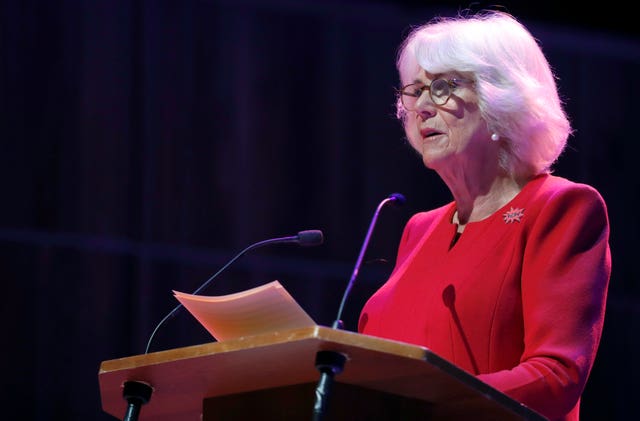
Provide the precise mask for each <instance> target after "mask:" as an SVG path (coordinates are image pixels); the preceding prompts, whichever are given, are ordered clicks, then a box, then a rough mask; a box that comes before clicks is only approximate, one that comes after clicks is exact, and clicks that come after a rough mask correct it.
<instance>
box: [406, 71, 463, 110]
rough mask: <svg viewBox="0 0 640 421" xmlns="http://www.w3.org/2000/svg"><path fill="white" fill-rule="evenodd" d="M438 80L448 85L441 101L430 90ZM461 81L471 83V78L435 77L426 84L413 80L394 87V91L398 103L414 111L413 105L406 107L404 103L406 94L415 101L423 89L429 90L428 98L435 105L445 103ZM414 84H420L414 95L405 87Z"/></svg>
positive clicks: (422, 92)
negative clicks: (398, 100) (447, 90)
mask: <svg viewBox="0 0 640 421" xmlns="http://www.w3.org/2000/svg"><path fill="white" fill-rule="evenodd" d="M438 81H444V82H446V83H447V86H449V95H447V97H446V98H445V99H444V101H442V99H441V98H437V99H436V98H434V97H433V94H432V92H431V85H433V84H434V83H436V82H438ZM461 83H473V80H471V79H464V78H459V77H453V78H451V79H446V78H443V77H441V78H437V79H434V80H432V81H431V84H429V85H427V84H426V83H422V82H413V83H409V84H408V85H404V86H403V87H402V88H400V89H396V93H397V95H398V97H399V98H400V103H401V104H402V107H403V108H404V109H405V110H406V111H415V110H416V107H415V106H414V107H413V108H409V107H407V105H406V104H405V101H404V97H405V96H408V97H411V98H415V102H416V103H417V102H418V100H419V99H420V98H421V97H422V94H424V91H425V90H426V91H429V98H430V99H431V102H433V103H434V104H435V105H445V104H446V103H447V102H448V101H449V98H451V95H453V90H454V89H455V88H457V87H458V86H460V84H461ZM415 85H422V86H421V87H420V88H419V93H418V94H417V95H416V94H414V93H412V92H407V88H409V87H411V86H415Z"/></svg>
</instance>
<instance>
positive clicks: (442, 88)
mask: <svg viewBox="0 0 640 421" xmlns="http://www.w3.org/2000/svg"><path fill="white" fill-rule="evenodd" d="M429 90H430V91H431V99H432V100H433V102H434V103H436V104H438V105H442V104H444V103H445V102H447V100H448V99H449V95H451V87H450V86H449V82H447V80H445V79H436V80H434V81H433V82H431V87H430V88H429Z"/></svg>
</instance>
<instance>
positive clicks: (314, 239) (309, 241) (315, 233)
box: [144, 230, 324, 354]
mask: <svg viewBox="0 0 640 421" xmlns="http://www.w3.org/2000/svg"><path fill="white" fill-rule="evenodd" d="M323 241H324V236H323V234H322V231H320V230H307V231H300V232H298V234H296V235H292V236H289V237H279V238H270V239H268V240H262V241H259V242H257V243H253V244H251V245H250V246H249V247H247V248H245V249H244V250H242V251H241V252H240V253H238V254H236V256H235V257H234V258H233V259H231V260H229V262H227V263H226V264H225V265H224V266H222V267H221V268H220V270H218V271H217V272H216V273H214V274H213V275H211V277H210V278H209V279H207V280H206V281H205V282H204V283H203V284H202V285H200V286H199V287H198V289H196V290H195V291H193V293H192V294H194V295H195V294H198V293H199V292H200V291H202V290H203V289H205V288H206V287H207V286H208V285H209V284H210V283H211V281H213V280H214V279H216V278H217V277H218V276H219V275H220V274H221V273H222V272H224V270H225V269H227V268H228V267H229V266H231V264H233V262H235V261H236V260H238V259H239V258H240V257H242V256H244V255H245V253H247V252H249V251H251V250H254V249H257V248H259V247H262V246H266V245H269V244H297V245H299V246H301V247H313V246H319V245H321V244H322V243H323ZM180 308H182V303H180V304H178V305H177V306H176V307H175V308H174V309H173V310H171V311H170V312H169V314H167V315H166V316H164V318H163V319H162V320H160V323H158V324H157V325H156V327H155V329H153V333H151V336H150V337H149V341H148V342H147V348H146V350H145V352H144V353H145V354H148V353H149V348H150V346H151V341H152V340H153V337H154V336H155V334H156V332H157V331H158V329H159V328H160V326H162V324H163V323H164V322H166V321H167V320H168V319H169V318H171V317H172V316H175V314H176V312H177V311H178V310H180Z"/></svg>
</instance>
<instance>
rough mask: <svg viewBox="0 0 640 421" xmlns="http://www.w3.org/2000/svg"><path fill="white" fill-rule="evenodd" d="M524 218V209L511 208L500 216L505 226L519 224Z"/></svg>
mask: <svg viewBox="0 0 640 421" xmlns="http://www.w3.org/2000/svg"><path fill="white" fill-rule="evenodd" d="M523 216H524V209H522V208H515V209H514V208H513V206H512V207H511V208H510V209H509V210H508V211H506V212H505V213H504V214H503V215H502V219H504V223H505V224H511V223H513V222H520V221H521V220H522V217H523Z"/></svg>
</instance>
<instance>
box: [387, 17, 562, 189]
mask: <svg viewBox="0 0 640 421" xmlns="http://www.w3.org/2000/svg"><path fill="white" fill-rule="evenodd" d="M397 68H398V72H399V74H400V79H401V83H402V85H405V84H408V83H410V80H409V79H411V78H413V77H414V76H415V75H416V74H417V73H418V71H419V70H420V69H424V70H425V71H427V72H429V73H431V74H440V73H446V72H460V73H464V74H465V75H470V77H472V78H473V80H474V86H475V90H476V92H477V95H478V103H479V108H480V112H481V115H482V117H483V119H484V120H485V122H486V123H487V126H488V127H489V128H490V130H491V131H493V132H495V133H497V134H499V135H500V137H501V138H502V139H503V142H502V143H503V145H504V148H503V149H502V151H501V156H500V163H501V165H502V167H503V168H504V169H505V170H506V171H508V172H509V173H511V174H513V175H515V176H525V177H528V176H531V175H535V174H539V173H543V172H550V171H551V166H552V165H553V163H554V162H555V161H556V160H557V159H558V157H559V156H560V154H561V153H562V151H563V150H564V148H565V146H566V144H567V139H568V137H569V135H570V134H571V132H572V129H571V124H570V122H569V120H568V118H567V115H566V113H565V111H564V109H563V104H562V101H561V100H560V97H559V95H558V90H557V87H556V82H555V75H554V74H553V72H552V70H551V67H550V65H549V62H548V61H547V59H546V57H545V56H544V54H543V52H542V50H541V48H540V46H539V45H538V43H537V41H536V39H535V38H534V37H533V36H532V35H531V33H530V32H529V31H528V30H527V29H526V28H525V27H524V25H522V24H521V23H520V22H518V21H517V20H516V19H515V18H514V17H513V16H511V15H509V14H508V13H504V12H498V11H483V12H480V13H477V14H474V15H470V16H462V15H459V16H457V17H454V18H442V17H438V18H436V19H434V20H432V21H430V22H429V23H427V24H425V25H422V26H419V27H416V28H414V29H413V30H412V31H411V33H410V34H409V36H408V37H407V38H406V39H405V41H404V42H403V44H402V45H401V48H400V50H399V54H398V59H397ZM465 77H466V76H465ZM397 107H398V108H397V110H398V116H399V117H400V118H402V119H404V115H405V111H404V109H403V108H402V104H400V103H397Z"/></svg>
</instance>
